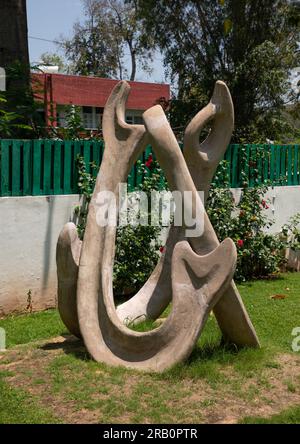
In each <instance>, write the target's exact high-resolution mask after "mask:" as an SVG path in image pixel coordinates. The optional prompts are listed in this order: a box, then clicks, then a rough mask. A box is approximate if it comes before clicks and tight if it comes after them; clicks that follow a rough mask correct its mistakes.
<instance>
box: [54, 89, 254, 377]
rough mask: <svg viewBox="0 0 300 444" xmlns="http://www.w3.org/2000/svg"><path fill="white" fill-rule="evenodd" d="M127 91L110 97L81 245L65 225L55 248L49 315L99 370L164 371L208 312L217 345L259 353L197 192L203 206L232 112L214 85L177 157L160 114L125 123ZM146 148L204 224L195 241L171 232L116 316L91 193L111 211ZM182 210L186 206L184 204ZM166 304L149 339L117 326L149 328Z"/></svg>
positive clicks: (231, 266) (110, 228)
mask: <svg viewBox="0 0 300 444" xmlns="http://www.w3.org/2000/svg"><path fill="white" fill-rule="evenodd" d="M129 91H130V87H129V85H128V84H127V83H126V82H120V83H119V84H118V85H117V86H116V87H115V88H114V90H113V91H112V93H111V95H110V97H109V99H108V102H107V104H106V107H105V110H104V116H103V133H104V139H105V151H104V156H103V160H102V164H101V168H100V172H99V175H98V177H97V182H96V186H95V190H94V193H93V197H92V200H91V203H90V206H89V214H88V218H87V225H86V231H85V235H84V240H83V242H81V241H80V240H79V238H78V235H77V231H76V227H75V225H74V224H71V223H69V224H67V225H66V226H65V227H64V228H63V230H62V232H61V234H60V237H59V240H58V245H57V270H58V306H59V311H60V314H61V317H62V319H63V321H64V323H65V325H66V326H67V327H68V329H69V330H70V331H71V332H72V333H73V334H74V335H76V336H81V337H82V338H83V340H84V343H85V345H86V347H87V349H88V351H89V353H90V354H91V356H92V357H93V358H94V359H95V360H96V361H99V362H105V363H107V364H111V365H124V366H126V367H132V368H138V369H143V370H153V371H163V370H164V369H166V368H169V367H170V366H172V365H174V364H175V363H178V362H181V361H182V360H184V359H185V358H187V357H188V356H189V354H190V353H191V351H192V349H193V347H194V345H195V343H196V341H197V339H198V337H199V335H200V333H201V331H202V329H203V327H204V324H205V321H206V319H207V317H208V315H209V313H210V311H211V310H214V313H215V316H216V319H217V321H218V324H219V326H220V328H221V330H222V333H223V337H224V339H225V340H226V341H231V342H233V343H235V344H237V345H239V346H245V345H246V346H254V347H255V346H258V345H259V342H258V338H257V336H256V333H255V330H254V328H253V326H252V324H251V321H250V319H249V317H248V315H247V312H246V310H245V307H244V305H243V302H242V300H241V298H240V295H239V293H238V291H237V289H236V287H235V285H234V282H233V281H232V277H233V274H234V270H235V263H236V250H235V246H234V244H233V242H232V241H231V240H230V239H226V240H225V241H224V242H222V243H221V244H219V242H218V239H217V236H216V234H215V232H214V230H213V227H212V226H211V224H210V221H209V219H208V216H207V214H206V212H205V210H204V207H203V203H202V201H201V199H200V197H199V195H198V192H197V190H203V191H204V192H205V196H206V197H207V192H208V190H209V185H210V182H211V179H212V177H213V175H214V173H215V170H216V168H217V165H218V163H219V161H220V160H221V158H222V157H223V154H224V152H225V150H226V147H227V145H228V143H229V140H230V137H231V133H232V129H233V105H232V101H231V96H230V93H229V90H228V88H227V87H226V85H225V84H224V83H223V82H217V83H216V86H215V90H214V93H213V96H212V99H211V101H210V103H209V104H208V105H207V106H206V107H205V108H204V109H203V110H201V111H200V112H199V113H198V114H197V115H196V116H195V117H194V119H193V120H192V121H191V123H190V124H189V125H188V127H187V129H186V132H185V138H184V150H183V153H182V152H181V150H180V148H179V146H178V143H177V141H176V138H175V136H174V134H173V132H172V129H171V127H170V125H169V123H168V121H167V119H166V117H165V114H164V112H163V110H162V108H161V107H160V106H159V105H157V106H154V107H152V108H150V109H149V110H147V111H146V112H145V113H144V115H143V119H144V123H145V125H128V124H127V123H125V117H124V116H125V105H126V100H127V97H128V94H129ZM210 120H213V125H212V130H211V132H210V135H209V136H208V138H207V139H206V140H205V141H204V142H203V143H202V144H200V143H199V135H200V131H201V129H202V127H203V126H204V125H205V124H206V123H207V122H208V121H210ZM149 143H150V144H151V145H152V148H153V150H154V153H155V155H156V157H157V159H158V161H159V163H160V165H161V167H162V169H163V170H164V172H165V175H166V178H167V180H168V183H169V186H170V189H171V190H177V191H180V192H181V193H183V192H184V191H189V192H190V193H191V194H192V197H193V205H192V206H191V208H188V211H190V212H191V214H192V215H195V214H197V211H196V210H197V209H199V210H200V212H201V213H202V214H203V215H204V229H203V233H201V235H199V236H197V237H186V233H187V231H186V228H187V227H186V226H185V225H184V224H183V226H180V227H175V226H172V227H171V229H170V231H169V237H168V240H167V245H166V252H165V253H164V254H163V255H162V257H161V259H160V261H159V263H158V264H157V266H156V268H155V269H154V271H153V273H152V275H151V276H150V277H149V279H148V281H147V282H146V283H145V285H144V286H143V288H142V289H141V290H140V291H139V292H138V293H137V294H136V295H135V296H134V297H133V298H131V299H130V300H129V301H128V302H126V303H124V304H122V305H120V306H119V307H118V308H117V309H116V308H115V304H114V298H113V285H112V274H113V273H112V271H113V263H114V251H115V237H116V226H114V225H106V226H99V224H98V223H97V211H100V212H101V211H102V210H101V208H100V210H99V203H97V196H98V195H99V193H100V192H103V191H109V192H111V193H112V194H113V196H114V197H115V198H116V201H117V202H118V199H119V195H118V193H119V188H118V186H119V183H123V182H126V180H127V176H128V174H129V171H130V168H131V167H132V165H133V164H134V162H135V161H136V160H137V158H138V157H139V156H140V154H141V153H142V152H143V150H144V149H145V147H146V145H147V144H149ZM184 205H186V206H187V204H186V203H185V202H184ZM171 300H172V310H171V314H170V316H169V317H168V318H167V319H166V321H165V322H164V323H163V324H162V325H161V326H160V327H159V328H157V329H155V330H153V331H150V332H146V333H138V332H134V331H132V330H130V329H129V328H127V326H126V323H127V322H128V321H129V320H130V321H133V322H134V321H136V322H137V321H140V320H142V319H145V318H151V319H156V318H157V317H158V316H159V315H160V314H161V313H162V311H163V310H164V309H165V308H166V306H167V305H168V304H169V302H170V301H171Z"/></svg>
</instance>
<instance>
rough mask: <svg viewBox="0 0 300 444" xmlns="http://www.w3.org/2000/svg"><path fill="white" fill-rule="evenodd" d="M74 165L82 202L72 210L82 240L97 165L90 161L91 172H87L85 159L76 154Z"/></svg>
mask: <svg viewBox="0 0 300 444" xmlns="http://www.w3.org/2000/svg"><path fill="white" fill-rule="evenodd" d="M76 166H77V171H78V187H79V192H80V194H81V195H82V203H81V205H80V206H79V205H78V206H77V207H75V209H74V212H75V215H76V216H77V217H78V221H77V231H78V235H79V237H80V239H81V240H82V239H83V236H84V231H85V226H86V220H87V215H88V209H89V203H90V201H91V198H92V194H93V191H94V188H95V184H96V173H97V171H98V169H99V167H98V166H97V165H96V164H95V163H94V162H91V163H90V166H91V169H92V171H93V173H92V174H90V173H88V172H87V170H86V164H85V161H84V159H83V157H81V156H80V155H78V156H77V158H76Z"/></svg>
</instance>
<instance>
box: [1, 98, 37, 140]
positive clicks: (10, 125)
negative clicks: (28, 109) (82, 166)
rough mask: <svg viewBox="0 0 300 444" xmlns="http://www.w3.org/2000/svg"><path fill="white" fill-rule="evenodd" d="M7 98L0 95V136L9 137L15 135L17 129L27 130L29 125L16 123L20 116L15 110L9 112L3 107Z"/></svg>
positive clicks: (29, 128)
mask: <svg viewBox="0 0 300 444" xmlns="http://www.w3.org/2000/svg"><path fill="white" fill-rule="evenodd" d="M6 104H7V100H6V99H5V98H4V97H1V96H0V138H2V139H9V138H12V137H14V136H15V134H16V132H17V131H18V130H27V131H28V130H29V131H31V129H32V128H31V127H30V126H29V125H25V124H21V123H18V121H19V120H20V118H21V116H20V115H19V114H17V113H15V112H10V111H7V110H6V109H5V105H6Z"/></svg>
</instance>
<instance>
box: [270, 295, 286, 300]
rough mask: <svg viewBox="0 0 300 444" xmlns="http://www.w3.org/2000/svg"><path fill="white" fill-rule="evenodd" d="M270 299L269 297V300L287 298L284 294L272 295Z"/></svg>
mask: <svg viewBox="0 0 300 444" xmlns="http://www.w3.org/2000/svg"><path fill="white" fill-rule="evenodd" d="M270 297H271V299H286V298H287V296H286V295H285V294H273V295H272V296H270Z"/></svg>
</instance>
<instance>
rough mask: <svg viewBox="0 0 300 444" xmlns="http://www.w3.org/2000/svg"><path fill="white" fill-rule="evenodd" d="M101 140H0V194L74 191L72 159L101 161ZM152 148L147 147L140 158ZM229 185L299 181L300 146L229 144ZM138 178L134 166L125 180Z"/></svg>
mask: <svg viewBox="0 0 300 444" xmlns="http://www.w3.org/2000/svg"><path fill="white" fill-rule="evenodd" d="M103 149H104V145H103V142H101V141H97V142H94V141H55V140H0V196H30V195H32V196H39V195H51V194H76V193H78V192H79V190H78V173H77V168H76V165H75V159H76V157H77V155H78V154H80V155H81V156H83V158H84V160H85V163H86V166H87V172H92V169H91V166H90V162H93V161H94V162H95V163H96V164H97V165H100V164H101V160H102V155H103ZM150 152H151V147H148V148H147V150H146V151H145V153H143V156H142V158H141V160H143V161H145V159H146V158H147V157H148V155H149V153H150ZM225 159H226V160H227V168H228V177H229V182H230V186H231V187H233V188H236V187H239V186H241V185H242V182H243V180H244V176H243V174H242V172H243V171H244V174H245V175H246V177H247V178H248V179H249V182H250V185H254V184H255V183H262V182H263V181H270V182H271V183H272V185H300V174H299V172H300V146H299V145H289V146H283V145H278V146H277V145H230V146H229V147H228V149H227V152H226V154H225ZM141 180H142V177H141V176H140V173H139V172H138V171H137V168H136V166H135V167H133V168H132V171H131V173H130V177H129V179H128V182H129V187H130V188H131V189H132V188H133V187H134V186H136V185H137V184H138V183H140V182H141Z"/></svg>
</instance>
